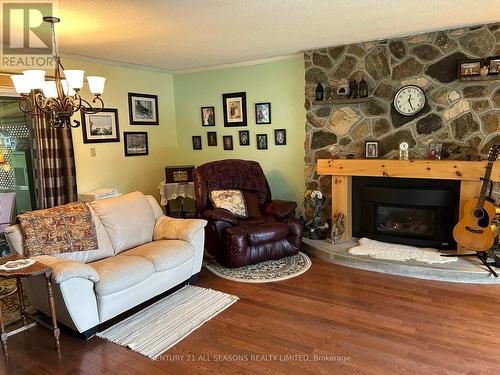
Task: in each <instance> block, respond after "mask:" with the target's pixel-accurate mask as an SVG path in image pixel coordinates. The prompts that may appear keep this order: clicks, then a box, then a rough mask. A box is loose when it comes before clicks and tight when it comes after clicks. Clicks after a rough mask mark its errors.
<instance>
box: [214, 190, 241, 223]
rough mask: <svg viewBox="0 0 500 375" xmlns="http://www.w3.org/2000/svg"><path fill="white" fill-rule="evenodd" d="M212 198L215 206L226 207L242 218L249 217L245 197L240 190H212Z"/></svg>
mask: <svg viewBox="0 0 500 375" xmlns="http://www.w3.org/2000/svg"><path fill="white" fill-rule="evenodd" d="M210 200H211V201H212V204H213V205H214V207H215V208H225V209H226V210H228V211H229V212H231V213H232V214H233V215H235V216H238V217H240V218H242V219H245V218H247V217H248V213H247V207H246V204H245V198H244V197H243V193H242V192H241V191H240V190H212V191H211V192H210Z"/></svg>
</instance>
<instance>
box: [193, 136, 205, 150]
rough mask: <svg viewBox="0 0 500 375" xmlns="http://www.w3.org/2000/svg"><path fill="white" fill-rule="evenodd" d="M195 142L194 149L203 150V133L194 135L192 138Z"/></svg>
mask: <svg viewBox="0 0 500 375" xmlns="http://www.w3.org/2000/svg"><path fill="white" fill-rule="evenodd" d="M191 140H192V142H193V150H201V149H202V147H201V135H193V137H192V138H191Z"/></svg>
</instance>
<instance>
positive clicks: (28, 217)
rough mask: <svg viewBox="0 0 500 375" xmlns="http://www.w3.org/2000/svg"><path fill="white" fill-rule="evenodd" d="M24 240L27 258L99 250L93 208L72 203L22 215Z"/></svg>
mask: <svg viewBox="0 0 500 375" xmlns="http://www.w3.org/2000/svg"><path fill="white" fill-rule="evenodd" d="M18 219H19V221H20V223H21V227H22V230H23V237H24V255H25V256H28V257H29V256H34V255H52V254H60V253H69V252H75V251H88V250H96V249H97V248H98V243H97V234H96V229H95V224H94V221H93V220H92V214H91V212H90V209H89V208H88V207H87V205H85V204H84V203H80V202H76V203H69V204H65V205H63V206H57V207H53V208H48V209H44V210H38V211H32V212H27V213H24V214H21V215H19V216H18Z"/></svg>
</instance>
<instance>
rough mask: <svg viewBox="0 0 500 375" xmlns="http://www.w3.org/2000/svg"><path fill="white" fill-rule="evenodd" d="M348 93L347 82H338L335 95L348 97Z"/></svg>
mask: <svg viewBox="0 0 500 375" xmlns="http://www.w3.org/2000/svg"><path fill="white" fill-rule="evenodd" d="M350 92H351V90H350V89H349V81H348V80H347V79H343V80H342V81H340V84H339V85H338V86H337V95H338V96H345V97H349V94H350Z"/></svg>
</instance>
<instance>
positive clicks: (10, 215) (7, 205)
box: [0, 96, 37, 251]
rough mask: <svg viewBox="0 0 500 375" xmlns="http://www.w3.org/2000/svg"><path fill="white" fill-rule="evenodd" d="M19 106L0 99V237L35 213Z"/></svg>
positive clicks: (23, 119)
mask: <svg viewBox="0 0 500 375" xmlns="http://www.w3.org/2000/svg"><path fill="white" fill-rule="evenodd" d="M18 103H19V99H18V98H17V97H9V96H0V233H3V230H4V229H5V228H6V227H8V226H9V225H12V224H13V223H14V222H15V218H16V216H17V215H18V214H21V213H24V212H27V211H32V210H35V209H37V204H36V195H35V183H34V178H33V176H34V170H33V162H32V152H31V138H30V129H29V123H28V118H27V116H26V115H25V114H24V113H23V112H22V111H21V110H20V109H19V106H18ZM0 251H1V250H0Z"/></svg>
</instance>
